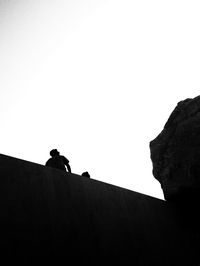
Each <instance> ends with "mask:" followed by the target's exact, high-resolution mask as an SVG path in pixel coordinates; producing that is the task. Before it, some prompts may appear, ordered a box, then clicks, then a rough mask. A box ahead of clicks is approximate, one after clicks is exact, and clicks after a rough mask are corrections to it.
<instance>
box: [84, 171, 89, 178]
mask: <svg viewBox="0 0 200 266" xmlns="http://www.w3.org/2000/svg"><path fill="white" fill-rule="evenodd" d="M82 176H85V177H89V178H90V174H89V173H88V172H83V173H82Z"/></svg>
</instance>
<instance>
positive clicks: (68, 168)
mask: <svg viewBox="0 0 200 266" xmlns="http://www.w3.org/2000/svg"><path fill="white" fill-rule="evenodd" d="M66 166H67V170H68V172H69V173H71V172H72V171H71V167H70V165H69V163H68V164H67V165H66Z"/></svg>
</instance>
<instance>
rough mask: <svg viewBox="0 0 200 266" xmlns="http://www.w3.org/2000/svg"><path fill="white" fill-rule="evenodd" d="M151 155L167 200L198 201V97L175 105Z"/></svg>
mask: <svg viewBox="0 0 200 266" xmlns="http://www.w3.org/2000/svg"><path fill="white" fill-rule="evenodd" d="M150 153H151V160H152V163H153V175H154V177H155V178H156V179H157V180H158V181H159V182H160V184H161V187H162V189H163V193H164V197H165V199H166V200H173V201H174V200H175V201H183V200H185V201H188V200H193V201H196V200H198V199H199V200H200V197H199V195H200V96H197V97H195V98H193V99H185V100H183V101H180V102H178V104H177V106H176V108H175V109H174V110H173V112H172V114H171V115H170V117H169V119H168V120H167V122H166V124H165V126H164V129H163V130H162V131H161V133H160V134H159V135H158V136H157V137H156V138H155V139H154V140H152V141H151V142H150Z"/></svg>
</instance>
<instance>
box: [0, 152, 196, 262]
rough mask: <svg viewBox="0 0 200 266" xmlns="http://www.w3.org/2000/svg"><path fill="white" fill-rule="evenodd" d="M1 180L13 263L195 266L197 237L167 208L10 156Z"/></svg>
mask: <svg viewBox="0 0 200 266" xmlns="http://www.w3.org/2000/svg"><path fill="white" fill-rule="evenodd" d="M0 177H1V178H0V187H1V193H0V214H1V216H0V224H1V227H0V235H1V238H0V243H1V249H0V250H1V255H2V256H7V257H8V258H9V260H11V262H16V259H17V261H18V259H19V258H20V262H24V261H25V262H26V263H28V265H30V263H31V262H33V263H37V264H38V263H39V264H40V263H46V264H48V263H52V262H54V263H61V261H63V259H64V260H65V261H66V262H69V260H70V259H71V260H73V264H74V263H81V264H84V263H85V264H86V263H88V264H89V265H115V264H117V263H121V264H122V265H126V264H127V263H130V262H131V263H132V265H154V266H155V265H170V266H171V265H196V257H195V244H194V236H193V234H192V233H191V232H190V230H188V229H186V227H185V225H184V224H181V221H182V220H181V218H180V216H178V215H177V213H176V209H175V208H174V207H173V206H171V205H170V204H169V203H167V202H165V201H162V200H159V199H155V198H153V197H150V196H146V195H143V194H140V193H136V192H133V191H130V190H127V189H123V188H120V187H116V186H113V185H109V184H106V183H103V182H99V181H96V180H93V179H88V178H85V177H83V176H78V175H75V174H69V173H67V172H66V173H65V172H62V171H59V170H56V169H53V168H49V167H45V166H42V165H39V164H35V163H31V162H27V161H24V160H20V159H16V158H12V157H9V156H5V155H0ZM122 178H123V177H122ZM195 237H196V235H195ZM38 257H39V258H38ZM30 258H31V259H30ZM193 262H194V264H193ZM71 265H72V263H71Z"/></svg>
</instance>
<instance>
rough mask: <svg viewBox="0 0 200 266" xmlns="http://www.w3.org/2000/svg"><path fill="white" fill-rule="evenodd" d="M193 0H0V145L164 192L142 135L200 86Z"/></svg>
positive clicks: (198, 24) (155, 129)
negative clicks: (53, 154) (53, 153)
mask: <svg viewBox="0 0 200 266" xmlns="http://www.w3.org/2000/svg"><path fill="white" fill-rule="evenodd" d="M199 14H200V2H199V1H193V0H189V1H184V0H182V1H177V0H172V1H171V0H168V1H160V0H158V1H155V0H152V1H148V0H138V1H134V0H98V1H97V0H54V1H53V0H52V1H51V0H7V1H6V0H0V116H1V119H0V129H1V131H0V132H1V133H0V136H1V137H0V147H1V149H0V153H3V154H6V155H10V156H13V157H17V158H21V159H25V160H28V161H32V162H36V163H39V164H45V162H46V161H47V159H48V158H49V151H50V150H51V149H53V148H57V149H58V150H59V151H60V152H61V154H63V155H65V156H66V157H67V158H68V159H69V160H70V165H71V167H72V171H73V172H74V173H77V174H81V173H82V172H84V171H88V172H89V173H90V175H91V177H92V178H93V179H97V180H100V181H103V182H106V183H111V184H114V185H117V186H120V187H124V188H128V189H130V190H134V191H138V192H141V193H144V194H148V195H151V196H154V197H157V198H161V199H162V198H163V193H162V190H161V188H160V184H159V183H158V181H156V180H155V179H154V177H153V175H152V163H151V160H150V150H149V142H150V141H151V140H152V139H154V138H155V137H156V136H157V135H158V134H159V133H160V131H161V130H162V128H163V126H164V124H165V122H166V120H167V118H168V117H169V115H170V113H171V112H172V110H173V109H174V107H175V106H176V104H177V102H178V101H180V100H183V99H185V98H190V97H195V96H197V95H199V94H200V93H199V92H200V34H199V33H200V16H199Z"/></svg>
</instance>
